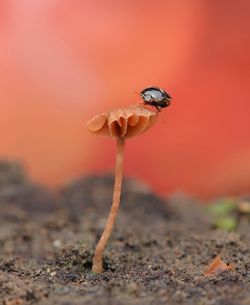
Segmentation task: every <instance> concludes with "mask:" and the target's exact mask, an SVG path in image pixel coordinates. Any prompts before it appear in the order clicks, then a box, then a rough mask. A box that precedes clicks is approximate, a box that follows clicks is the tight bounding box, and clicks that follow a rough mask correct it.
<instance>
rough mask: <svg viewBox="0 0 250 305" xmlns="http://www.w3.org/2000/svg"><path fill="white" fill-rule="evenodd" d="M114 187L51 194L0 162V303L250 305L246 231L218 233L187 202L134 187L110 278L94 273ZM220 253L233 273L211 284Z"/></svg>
mask: <svg viewBox="0 0 250 305" xmlns="http://www.w3.org/2000/svg"><path fill="white" fill-rule="evenodd" d="M112 186H113V181H112V178H110V177H101V178H100V177H99V178H97V177H87V178H85V179H83V180H81V181H78V182H76V183H74V184H71V185H68V186H65V187H64V189H62V190H61V191H60V193H59V194H57V195H54V194H51V193H49V192H48V191H47V190H46V189H43V188H41V187H39V186H36V185H34V184H32V183H31V182H30V181H29V180H28V179H27V178H26V177H25V175H24V174H23V172H22V171H21V169H19V167H18V166H16V165H8V164H5V163H0V304H5V305H17V304H28V305H29V304H44V305H52V304H53V305H57V304H58V305H59V304H60V305H70V304H72V305H76V304H79V305H80V304H81V305H82V304H88V305H94V304H96V305H97V304H98V305H104V304H107V305H112V304H114V305H130V304H138V305H144V304H145V305H150V304H152V305H154V304H157V305H158V304H159V305H160V304H171V305H172V304H173V305H175V304H183V305H184V304H185V305H188V304H190V305H191V304H192V305H193V304H198V305H202V304H209V305H210V304H211V305H238V304H239V305H240V304H241V305H243V304H244V305H249V304H250V256H249V254H250V250H249V246H250V236H249V235H250V234H249V223H247V222H246V221H245V220H244V224H243V225H242V226H239V229H238V231H236V232H232V233H226V232H224V231H220V230H214V229H213V228H212V226H211V219H209V218H208V216H207V215H206V213H204V211H203V210H202V209H200V208H198V207H197V206H196V205H195V204H194V203H193V202H191V201H190V200H187V199H185V198H183V197H180V196H176V197H175V198H172V199H171V200H169V201H168V202H167V203H166V202H165V201H164V200H162V199H160V198H158V197H156V196H155V195H154V194H152V193H151V192H150V191H149V190H148V189H147V188H145V187H144V186H143V185H141V184H140V183H138V182H136V181H132V180H128V181H125V183H124V188H123V194H122V203H121V209H120V211H119V217H118V219H117V223H116V228H115V231H114V233H113V235H112V238H111V240H110V243H109V245H108V248H107V250H106V252H105V262H104V263H105V272H104V273H103V274H99V275H96V274H93V273H92V272H91V258H92V255H93V249H94V245H95V244H96V241H97V240H98V237H99V236H100V234H101V232H102V230H103V227H104V224H105V220H106V216H107V213H108V210H109V206H110V202H111V197H112ZM217 254H221V256H222V258H223V260H224V261H225V262H228V263H234V264H235V266H236V268H235V269H234V270H231V271H224V272H222V273H220V274H219V275H214V276H211V277H205V276H204V275H203V272H204V270H205V269H206V267H207V265H208V264H209V263H210V262H211V260H212V259H213V258H214V257H215V256H216V255H217ZM1 302H2V303H1Z"/></svg>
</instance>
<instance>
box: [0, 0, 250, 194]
mask: <svg viewBox="0 0 250 305" xmlns="http://www.w3.org/2000/svg"><path fill="white" fill-rule="evenodd" d="M249 12H250V2H249V1H248V0H245V1H244V0H242V1H237V2H236V1H226V0H221V1H209V0H202V1H196V0H182V1H181V0H159V1H131V0H129V1H115V0H107V1H100V0H99V1H88V0H86V1H80V0H71V1H66V0H57V1H51V0H36V1H33V0H27V1H21V0H2V1H1V2H0V66H1V69H0V107H1V108H0V109H1V112H0V139H1V142H0V155H1V156H2V157H4V158H9V159H15V160H16V159H17V160H21V161H23V162H25V164H26V166H27V168H28V170H29V171H30V173H31V175H32V176H33V177H34V178H35V179H36V180H37V181H41V182H44V183H48V184H50V185H55V184H58V183H63V182H64V181H66V180H69V179H71V178H74V177H77V176H79V175H81V174H87V173H90V172H93V171H95V172H103V171H104V170H105V171H109V170H112V169H113V163H114V154H115V143H113V142H112V140H110V139H102V138H99V137H95V136H93V135H91V134H89V133H88V132H87V130H86V129H85V121H86V120H88V119H89V118H91V117H92V116H93V115H94V114H96V113H98V112H101V111H106V110H109V109H112V108H115V107H119V106H124V105H128V104H132V103H136V102H138V100H139V97H138V96H137V95H136V94H134V91H137V92H139V91H140V90H141V89H143V88H145V87H147V86H149V85H156V86H160V87H162V88H164V89H165V90H166V91H167V92H168V93H169V94H170V95H171V96H172V97H173V102H172V105H171V107H170V108H168V109H166V110H164V113H163V114H162V117H161V119H160V122H159V123H158V124H157V125H156V126H154V128H152V129H151V130H150V131H149V132H148V133H147V134H145V135H142V136H141V137H140V138H135V139H131V140H130V141H128V143H127V149H126V164H125V167H126V168H125V171H126V174H127V175H132V176H135V177H138V178H140V179H143V180H144V181H146V182H147V183H148V184H150V185H152V187H153V188H154V189H155V190H157V191H159V192H161V193H169V192H172V191H177V190H182V191H186V192H188V193H190V194H195V195H199V196H213V195H220V194H224V193H227V194H235V193H238V192H247V191H249V190H250V141H249V130H250V119H249V116H250V101H249V97H250V88H249V80H250V76H249V71H250V41H249V28H250V16H249Z"/></svg>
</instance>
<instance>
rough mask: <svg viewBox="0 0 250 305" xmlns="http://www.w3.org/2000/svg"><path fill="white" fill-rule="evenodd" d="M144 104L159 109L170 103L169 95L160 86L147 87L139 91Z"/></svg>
mask: <svg viewBox="0 0 250 305" xmlns="http://www.w3.org/2000/svg"><path fill="white" fill-rule="evenodd" d="M140 96H141V97H142V99H143V101H144V104H145V105H150V106H152V107H154V108H155V109H156V110H158V111H161V109H162V108H165V107H168V106H169V105H170V101H171V99H172V98H171V96H170V95H169V94H168V93H167V92H166V91H164V90H163V89H161V88H158V87H148V88H145V89H143V90H142V91H141V92H140Z"/></svg>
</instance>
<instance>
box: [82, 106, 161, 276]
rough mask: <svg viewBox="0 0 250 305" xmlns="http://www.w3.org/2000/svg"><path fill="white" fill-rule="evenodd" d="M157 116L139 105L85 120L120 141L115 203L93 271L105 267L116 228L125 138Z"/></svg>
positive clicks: (142, 129)
mask: <svg viewBox="0 0 250 305" xmlns="http://www.w3.org/2000/svg"><path fill="white" fill-rule="evenodd" d="M157 118H158V113H157V111H155V110H151V109H148V108H146V107H145V106H144V105H140V104H138V105H133V106H128V107H127V108H124V109H117V110H113V111H110V112H105V113H101V114H98V115H96V116H94V117H93V118H92V119H91V120H90V121H88V122H87V123H86V125H87V128H88V130H89V131H91V132H92V133H94V134H97V135H103V136H108V137H111V138H114V139H116V143H117V153H116V166H115V184H114V192H113V202H112V206H111V210H110V213H109V216H108V220H107V223H106V226H105V229H104V231H103V233H102V236H101V238H100V240H99V242H98V244H97V246H96V249H95V254H94V258H93V265H92V271H93V272H95V273H100V272H102V270H103V252H104V249H105V247H106V244H107V241H108V239H109V237H110V235H111V232H112V230H113V226H114V222H115V218H116V215H117V212H118V208H119V203H120V195H121V185H122V177H123V159H124V147H125V141H126V139H128V138H131V137H135V136H138V135H140V134H142V133H143V132H145V131H146V130H147V129H149V128H150V127H151V126H152V125H153V124H154V123H155V122H156V120H157Z"/></svg>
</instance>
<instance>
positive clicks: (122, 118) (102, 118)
mask: <svg viewBox="0 0 250 305" xmlns="http://www.w3.org/2000/svg"><path fill="white" fill-rule="evenodd" d="M157 118H158V113H157V112H156V111H154V110H151V109H148V108H146V107H144V106H143V105H133V106H128V107H127V108H122V109H116V110H113V111H110V112H104V113H100V114H98V115H96V116H94V117H93V118H92V119H91V120H89V121H88V122H87V123H86V125H87V128H88V130H89V131H91V132H93V133H95V134H97V135H102V136H108V137H112V138H131V137H135V136H137V135H140V134H142V133H143V132H145V131H146V130H147V129H148V128H150V127H151V126H152V125H153V124H154V123H155V122H156V120H157Z"/></svg>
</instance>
